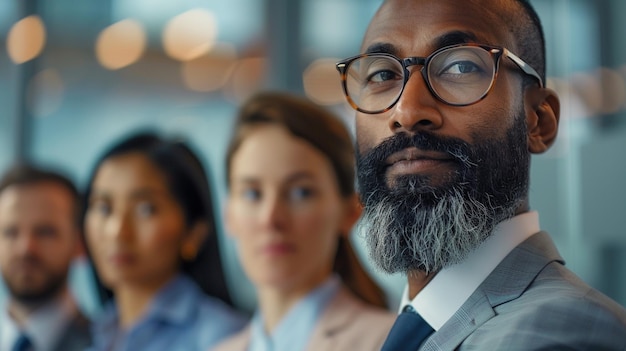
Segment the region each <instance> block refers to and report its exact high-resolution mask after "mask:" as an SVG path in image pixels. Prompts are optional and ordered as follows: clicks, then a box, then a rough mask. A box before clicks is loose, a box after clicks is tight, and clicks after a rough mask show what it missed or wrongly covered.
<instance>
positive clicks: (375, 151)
mask: <svg viewBox="0 0 626 351" xmlns="http://www.w3.org/2000/svg"><path fill="white" fill-rule="evenodd" d="M410 147H415V148H417V149H420V150H423V151H435V152H440V153H445V154H447V155H449V156H450V157H451V158H452V160H454V161H456V162H458V163H459V164H461V165H463V166H464V168H471V167H473V166H476V164H475V163H473V162H472V156H473V152H472V147H471V145H470V144H469V143H468V142H466V141H464V140H461V139H459V138H454V137H442V136H437V135H435V134H433V133H430V132H425V131H422V132H419V133H416V134H413V135H409V134H407V133H398V134H394V135H392V136H391V137H388V138H386V139H385V140H383V141H382V142H381V143H380V144H378V145H377V146H375V147H373V148H372V149H371V150H370V151H369V152H367V153H366V154H362V153H361V152H360V150H359V148H357V150H356V154H357V167H358V168H359V170H365V169H376V170H377V171H378V172H380V171H381V170H384V168H385V161H386V160H387V159H388V158H389V157H390V156H391V155H393V154H394V153H396V152H399V151H402V150H404V149H408V148H410Z"/></svg>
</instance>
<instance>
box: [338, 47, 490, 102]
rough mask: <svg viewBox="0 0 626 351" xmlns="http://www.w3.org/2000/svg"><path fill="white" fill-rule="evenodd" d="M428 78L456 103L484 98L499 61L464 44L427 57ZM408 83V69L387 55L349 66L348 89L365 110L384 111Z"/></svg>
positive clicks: (442, 95) (436, 89) (435, 88)
mask: <svg viewBox="0 0 626 351" xmlns="http://www.w3.org/2000/svg"><path fill="white" fill-rule="evenodd" d="M425 66H426V68H425V69H426V80H427V82H428V84H429V87H430V89H431V91H432V92H433V93H434V94H435V95H436V96H437V97H438V98H439V99H441V100H443V101H444V102H447V103H449V104H452V105H468V104H471V103H474V102H476V101H478V100H480V99H481V98H482V97H483V96H484V95H485V94H486V93H487V92H488V91H489V88H490V87H491V85H492V83H493V78H494V75H495V62H494V58H493V56H492V55H491V53H490V52H489V51H487V50H485V49H483V48H480V47H475V46H460V47H454V48H449V49H445V50H442V51H439V52H437V53H435V54H434V55H433V56H431V57H430V58H429V59H427V61H426V65H425ZM404 84H405V70H404V68H403V66H402V64H401V63H400V61H398V60H397V59H395V58H394V57H391V56H386V55H377V54H373V55H368V56H364V57H360V58H358V59H356V60H354V61H352V63H351V64H350V65H349V66H348V68H347V74H346V89H347V93H348V95H349V96H350V98H351V99H352V101H353V102H354V103H355V104H356V105H357V106H358V107H359V108H360V109H361V110H364V111H366V112H367V111H372V112H374V111H380V110H384V109H386V108H388V107H390V106H391V105H393V104H394V103H395V102H396V101H397V100H398V98H399V97H400V94H402V91H403V89H404Z"/></svg>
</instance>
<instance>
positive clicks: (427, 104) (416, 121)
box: [389, 67, 443, 133]
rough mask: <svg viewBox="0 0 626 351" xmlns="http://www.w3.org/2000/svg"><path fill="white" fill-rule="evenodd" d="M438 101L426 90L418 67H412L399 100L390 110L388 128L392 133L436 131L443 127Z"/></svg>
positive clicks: (426, 87)
mask: <svg viewBox="0 0 626 351" xmlns="http://www.w3.org/2000/svg"><path fill="white" fill-rule="evenodd" d="M438 104H439V101H438V100H437V99H436V98H435V97H434V96H433V94H432V93H431V92H430V90H429V89H428V86H427V85H426V81H425V80H424V77H423V76H422V74H421V72H420V70H419V68H418V67H413V69H412V70H411V75H410V76H409V79H408V81H407V82H406V85H405V87H404V91H403V92H402V95H401V96H400V99H399V100H398V102H397V103H396V105H395V106H394V108H393V109H392V113H391V116H390V118H389V128H390V129H391V131H393V132H394V133H399V132H409V133H414V132H416V131H418V130H420V129H421V130H431V131H432V130H436V129H438V128H441V127H442V125H443V117H442V116H441V114H440V112H439V109H438Z"/></svg>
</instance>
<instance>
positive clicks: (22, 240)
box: [15, 232, 38, 254]
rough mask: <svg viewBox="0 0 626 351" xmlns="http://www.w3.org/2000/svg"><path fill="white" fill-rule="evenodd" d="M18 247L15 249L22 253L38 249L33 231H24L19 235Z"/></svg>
mask: <svg viewBox="0 0 626 351" xmlns="http://www.w3.org/2000/svg"><path fill="white" fill-rule="evenodd" d="M16 246H17V247H16V248H15V251H16V252H18V253H20V254H26V253H32V252H35V251H37V246H38V244H37V238H36V235H35V233H33V232H30V233H29V232H22V233H20V234H19V236H18V240H17V245H16Z"/></svg>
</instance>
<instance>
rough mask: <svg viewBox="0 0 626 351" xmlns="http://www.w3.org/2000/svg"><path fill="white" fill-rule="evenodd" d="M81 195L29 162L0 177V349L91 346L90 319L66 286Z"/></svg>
mask: <svg viewBox="0 0 626 351" xmlns="http://www.w3.org/2000/svg"><path fill="white" fill-rule="evenodd" d="M78 199H79V197H78V192H77V190H76V188H75V186H74V185H73V184H72V182H71V181H70V180H68V179H67V178H66V177H64V176H62V175H60V174H57V173H53V172H49V171H46V170H41V169H37V168H33V167H29V166H18V167H15V168H13V169H11V170H9V172H7V173H6V174H5V176H4V177H3V178H2V180H0V270H1V271H2V278H3V281H4V283H5V285H6V287H7V290H8V292H9V297H8V301H6V303H5V304H4V305H0V308H1V310H0V350H2V351H5V350H6V351H8V350H11V351H24V350H35V351H72V350H84V349H85V348H86V347H87V346H89V344H90V341H89V340H90V338H89V322H88V321H87V319H86V318H85V317H84V316H83V315H82V314H81V313H80V312H79V310H78V308H77V305H76V303H75V301H74V299H73V298H72V296H71V294H70V292H69V289H68V286H67V279H68V271H69V268H70V265H71V263H72V261H73V259H74V258H75V257H76V256H77V254H79V253H80V252H81V247H82V245H81V242H80V235H79V227H78V215H79V213H78V212H79V200H78Z"/></svg>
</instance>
